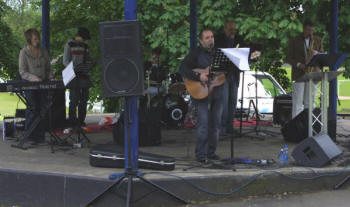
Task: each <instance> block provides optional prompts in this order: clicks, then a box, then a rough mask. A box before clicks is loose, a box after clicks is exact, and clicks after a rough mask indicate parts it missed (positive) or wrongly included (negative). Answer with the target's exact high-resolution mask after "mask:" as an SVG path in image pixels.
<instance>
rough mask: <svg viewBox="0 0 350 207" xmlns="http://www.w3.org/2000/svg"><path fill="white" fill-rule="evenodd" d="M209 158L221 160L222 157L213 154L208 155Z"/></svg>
mask: <svg viewBox="0 0 350 207" xmlns="http://www.w3.org/2000/svg"><path fill="white" fill-rule="evenodd" d="M208 159H210V160H220V159H221V158H220V157H219V155H217V154H213V155H210V156H208Z"/></svg>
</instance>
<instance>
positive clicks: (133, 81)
mask: <svg viewBox="0 0 350 207" xmlns="http://www.w3.org/2000/svg"><path fill="white" fill-rule="evenodd" d="M104 80H105V81H104V83H105V86H106V87H107V88H108V89H109V90H110V91H112V92H113V93H116V94H119V93H128V92H130V91H133V90H134V89H135V88H136V87H137V85H138V82H139V71H138V70H137V65H136V64H135V63H134V62H133V61H131V60H129V59H127V58H119V59H114V60H112V61H111V62H110V63H109V64H107V67H106V70H105V72H104Z"/></svg>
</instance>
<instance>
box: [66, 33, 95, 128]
mask: <svg viewBox="0 0 350 207" xmlns="http://www.w3.org/2000/svg"><path fill="white" fill-rule="evenodd" d="M87 40H90V32H89V30H88V29H87V28H84V27H80V28H78V32H77V34H76V35H75V37H74V38H73V39H71V40H69V41H68V43H67V44H66V45H65V47H64V55H63V65H65V66H67V65H68V64H69V63H70V62H71V61H73V67H74V71H75V73H76V77H75V78H74V79H73V80H72V81H71V82H70V83H69V84H68V86H67V87H68V88H69V89H70V93H69V99H70V102H69V122H70V124H71V125H73V126H76V125H80V126H85V125H86V124H85V122H84V121H85V118H86V112H87V102H88V100H89V87H91V85H92V84H91V81H90V76H89V72H90V69H91V67H90V66H89V64H88V63H89V62H90V61H91V57H90V53H89V48H88V45H87V44H86V41H87ZM77 107H78V118H77Z"/></svg>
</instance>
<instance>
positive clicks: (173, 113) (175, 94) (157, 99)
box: [140, 73, 189, 127]
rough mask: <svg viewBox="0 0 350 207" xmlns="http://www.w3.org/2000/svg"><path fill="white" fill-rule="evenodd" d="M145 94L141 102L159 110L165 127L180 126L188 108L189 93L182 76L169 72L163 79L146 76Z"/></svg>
mask: <svg viewBox="0 0 350 207" xmlns="http://www.w3.org/2000/svg"><path fill="white" fill-rule="evenodd" d="M146 84H147V86H146V90H145V95H144V96H143V97H142V98H141V102H140V103H141V104H148V106H149V107H154V108H158V109H160V110H161V117H162V118H161V119H162V120H161V122H162V123H163V124H164V125H165V126H167V127H180V126H182V125H183V122H184V119H185V115H186V113H187V110H188V101H189V95H188V94H187V92H186V87H185V84H184V82H183V79H182V76H181V75H180V74H179V73H171V74H169V75H168V77H167V78H166V79H165V80H157V81H154V80H149V74H147V77H146Z"/></svg>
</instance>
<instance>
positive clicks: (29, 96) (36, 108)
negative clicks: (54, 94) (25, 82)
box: [24, 91, 48, 142]
mask: <svg viewBox="0 0 350 207" xmlns="http://www.w3.org/2000/svg"><path fill="white" fill-rule="evenodd" d="M24 95H25V99H26V101H27V109H26V122H25V128H24V130H25V131H27V130H28V129H29V127H31V125H32V123H33V121H34V120H35V118H37V117H39V116H41V121H40V123H39V124H38V126H37V127H35V129H34V130H33V132H32V133H31V134H30V135H29V136H28V139H29V140H34V141H39V142H40V141H44V140H45V123H46V120H45V119H46V114H43V113H42V114H40V110H42V109H43V108H44V107H45V105H46V104H47V96H48V93H47V91H25V92H24Z"/></svg>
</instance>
